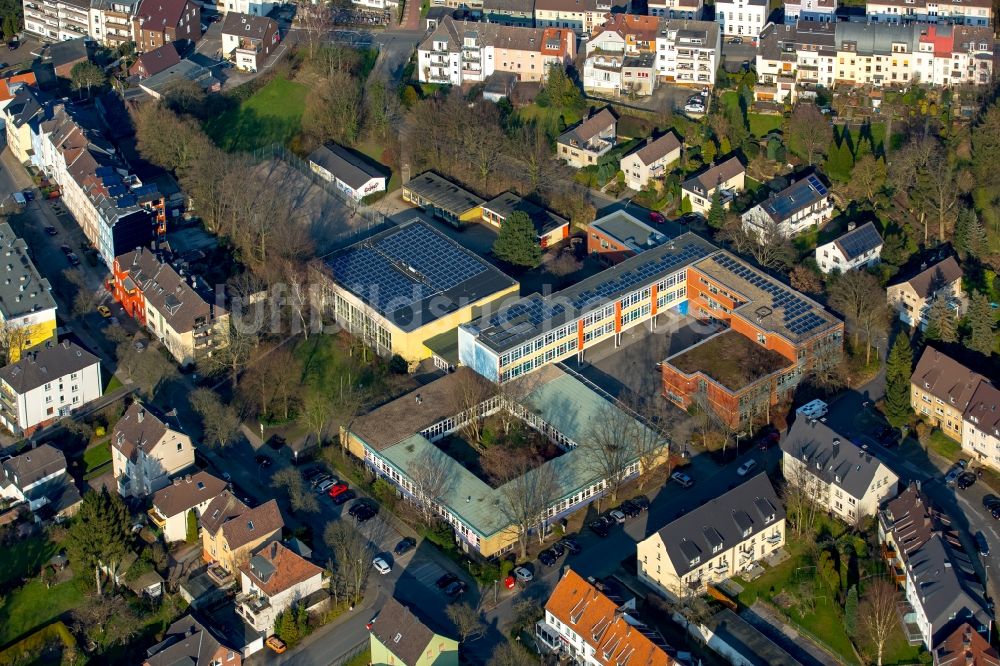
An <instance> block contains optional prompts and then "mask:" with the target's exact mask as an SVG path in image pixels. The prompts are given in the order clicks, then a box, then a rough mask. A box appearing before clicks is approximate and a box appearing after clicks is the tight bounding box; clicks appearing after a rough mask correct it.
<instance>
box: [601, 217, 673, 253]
mask: <svg viewBox="0 0 1000 666" xmlns="http://www.w3.org/2000/svg"><path fill="white" fill-rule="evenodd" d="M590 226H591V227H593V228H595V229H597V230H599V231H601V232H603V233H605V234H607V235H608V236H610V237H611V238H613V239H614V240H616V241H618V242H619V243H621V244H622V245H626V246H628V247H630V248H632V249H633V250H635V251H636V252H642V251H643V250H648V249H650V248H653V247H656V246H657V245H659V244H660V243H665V242H667V236H666V235H665V234H662V233H660V232H659V231H657V230H656V229H654V228H652V227H651V226H649V225H648V224H646V223H645V222H643V221H641V220H638V219H636V218H635V217H634V216H633V215H630V214H629V213H626V212H625V211H623V210H618V211H615V212H613V213H610V214H608V215H605V216H604V217H602V218H601V219H599V220H594V221H593V222H591V223H590Z"/></svg>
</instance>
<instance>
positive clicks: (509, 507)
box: [497, 455, 559, 558]
mask: <svg viewBox="0 0 1000 666" xmlns="http://www.w3.org/2000/svg"><path fill="white" fill-rule="evenodd" d="M505 477H506V483H504V484H503V485H501V486H500V488H499V489H498V491H499V493H500V499H499V504H498V506H497V511H498V512H499V513H500V514H501V515H502V516H503V517H504V518H505V519H506V520H508V521H509V522H510V523H511V525H512V526H513V527H514V529H516V530H517V540H518V544H519V545H520V547H521V557H522V558H525V557H527V556H528V533H529V532H530V531H531V530H532V529H534V530H536V531H537V533H538V541H539V543H541V542H542V540H543V539H544V538H545V517H546V513H547V512H548V509H549V507H551V506H552V505H553V504H554V503H555V501H556V499H558V494H559V482H558V479H557V478H556V474H555V469H554V468H553V466H552V465H540V466H537V467H536V466H535V465H534V461H533V460H531V459H530V458H528V457H526V456H515V455H512V456H511V460H510V466H509V467H508V469H507V473H506V475H505Z"/></svg>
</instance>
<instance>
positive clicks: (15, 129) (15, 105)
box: [3, 86, 50, 166]
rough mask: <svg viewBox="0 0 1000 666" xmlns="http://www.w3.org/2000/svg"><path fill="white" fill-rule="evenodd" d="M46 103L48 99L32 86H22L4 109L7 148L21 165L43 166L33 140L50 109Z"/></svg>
mask: <svg viewBox="0 0 1000 666" xmlns="http://www.w3.org/2000/svg"><path fill="white" fill-rule="evenodd" d="M46 101H47V98H45V97H44V96H42V94H41V93H39V92H38V91H37V90H35V89H34V88H32V87H31V86H20V87H19V88H18V90H17V91H16V92H15V93H14V97H13V99H11V100H10V101H9V102H7V104H5V105H4V107H3V119H4V129H5V130H6V131H5V133H6V135H7V147H8V148H9V149H10V152H11V154H12V155H13V156H14V157H15V158H17V161H18V162H20V163H21V164H32V165H34V166H40V165H41V160H40V159H39V156H38V152H37V151H36V150H35V146H34V145H33V139H34V138H35V137H36V136H37V135H38V134H37V132H38V127H39V126H40V125H41V123H42V121H43V120H45V118H46V116H47V114H48V111H49V109H50V107H49V106H48V105H47V104H46Z"/></svg>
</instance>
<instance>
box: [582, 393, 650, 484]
mask: <svg viewBox="0 0 1000 666" xmlns="http://www.w3.org/2000/svg"><path fill="white" fill-rule="evenodd" d="M636 426H637V424H636V421H635V419H634V418H632V416H631V415H630V414H629V413H628V412H627V411H626V410H624V409H622V408H620V407H619V406H617V405H613V404H611V403H610V402H606V403H605V404H604V405H602V406H601V408H600V410H599V411H598V413H597V414H596V415H595V416H594V417H593V418H592V419H591V421H590V425H589V427H588V428H587V435H586V436H585V437H584V438H583V441H582V442H578V443H577V444H578V446H579V447H580V449H581V450H582V451H584V452H585V457H584V459H585V461H586V462H587V465H588V468H589V470H590V471H591V473H592V474H594V475H595V476H596V477H597V478H599V479H603V480H604V483H605V486H606V488H607V489H608V494H609V495H610V496H611V501H612V502H616V501H617V500H618V491H619V490H621V487H622V484H623V483H625V475H626V472H627V471H628V467H629V465H631V464H632V462H633V461H634V460H635V458H636V453H635V448H634V443H633V441H632V440H633V438H634V437H636V436H637V435H638V432H639V429H638V428H637V427H636Z"/></svg>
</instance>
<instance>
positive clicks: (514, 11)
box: [483, 0, 535, 28]
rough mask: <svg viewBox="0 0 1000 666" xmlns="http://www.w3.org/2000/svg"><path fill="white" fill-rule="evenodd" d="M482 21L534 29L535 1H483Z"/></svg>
mask: <svg viewBox="0 0 1000 666" xmlns="http://www.w3.org/2000/svg"><path fill="white" fill-rule="evenodd" d="M483 20H484V21H489V22H490V23H499V24H500V25H516V26H520V27H525V28H534V27H535V0H483Z"/></svg>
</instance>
